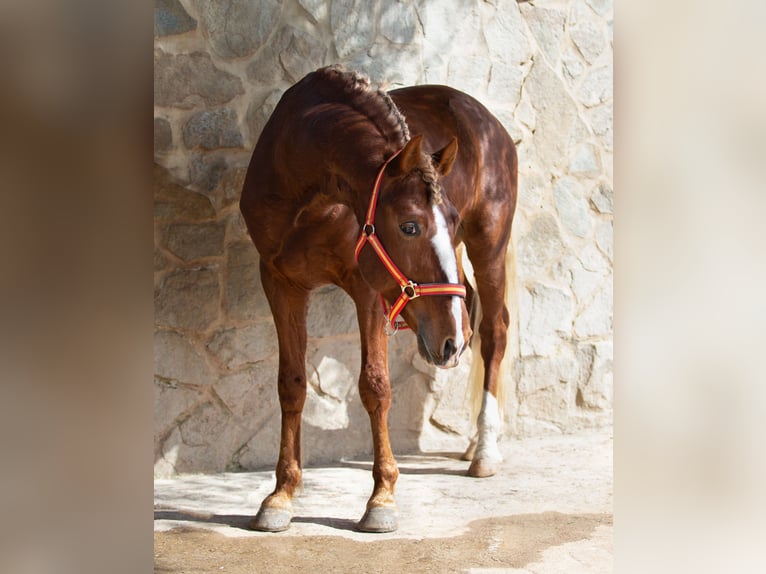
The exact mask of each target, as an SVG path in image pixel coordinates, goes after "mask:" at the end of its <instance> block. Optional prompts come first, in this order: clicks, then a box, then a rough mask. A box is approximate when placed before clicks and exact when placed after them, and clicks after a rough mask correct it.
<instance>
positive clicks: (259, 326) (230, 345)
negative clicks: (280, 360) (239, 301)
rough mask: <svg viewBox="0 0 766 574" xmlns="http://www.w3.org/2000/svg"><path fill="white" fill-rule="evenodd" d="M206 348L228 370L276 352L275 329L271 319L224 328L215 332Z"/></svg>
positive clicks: (253, 362)
mask: <svg viewBox="0 0 766 574" xmlns="http://www.w3.org/2000/svg"><path fill="white" fill-rule="evenodd" d="M207 348H208V349H209V350H210V351H211V352H212V353H213V354H214V355H215V356H216V358H217V359H218V360H219V361H220V362H221V364H222V365H223V367H224V368H226V369H228V370H229V371H232V370H235V369H238V368H240V367H244V366H247V365H251V364H255V363H259V362H261V361H265V360H266V359H268V358H269V357H271V356H273V355H274V354H275V353H276V352H277V331H276V329H275V328H274V324H273V323H272V322H271V321H261V322H259V323H256V324H255V325H247V326H245V327H234V328H231V329H224V330H221V331H218V332H217V333H215V334H214V335H213V336H212V338H211V339H210V342H209V343H208V345H207Z"/></svg>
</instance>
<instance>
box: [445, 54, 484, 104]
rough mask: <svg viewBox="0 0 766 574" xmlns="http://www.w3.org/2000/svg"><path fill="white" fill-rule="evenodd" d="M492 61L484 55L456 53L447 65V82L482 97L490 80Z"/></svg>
mask: <svg viewBox="0 0 766 574" xmlns="http://www.w3.org/2000/svg"><path fill="white" fill-rule="evenodd" d="M491 69H492V62H491V61H490V60H489V59H488V58H485V57H482V56H461V55H455V56H453V57H451V58H450V60H449V64H448V66H447V84H448V85H450V86H452V87H455V88H457V89H459V90H462V91H464V92H466V93H468V94H471V95H472V96H474V97H476V98H480V97H481V96H482V93H483V92H484V90H485V89H486V86H487V82H488V81H489V72H490V70H491Z"/></svg>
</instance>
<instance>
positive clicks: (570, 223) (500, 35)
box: [154, 0, 613, 476]
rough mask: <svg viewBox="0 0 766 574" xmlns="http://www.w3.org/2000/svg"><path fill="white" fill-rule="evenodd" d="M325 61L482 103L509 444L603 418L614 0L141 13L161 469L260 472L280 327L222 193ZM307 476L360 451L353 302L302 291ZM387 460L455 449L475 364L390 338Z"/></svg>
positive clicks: (344, 2) (196, 1)
mask: <svg viewBox="0 0 766 574" xmlns="http://www.w3.org/2000/svg"><path fill="white" fill-rule="evenodd" d="M332 63H341V64H343V65H345V66H346V67H347V68H351V69H356V70H358V71H361V72H363V73H365V74H367V75H368V76H370V78H371V79H372V81H373V82H375V83H378V84H382V85H383V87H385V88H388V89H394V88H396V87H399V86H405V85H412V84H422V83H441V84H449V85H451V86H453V87H456V88H458V89H461V90H464V91H466V92H468V93H470V94H472V95H474V96H475V97H477V98H478V99H479V100H481V101H482V102H483V103H484V104H485V105H486V106H487V107H488V108H489V109H490V110H491V111H492V112H493V113H494V114H495V115H496V116H497V117H498V118H499V119H500V120H501V121H502V122H503V124H504V125H505V126H506V128H507V129H508V131H509V133H510V134H511V135H512V136H513V138H514V140H515V141H516V143H517V145H518V152H519V159H520V168H519V183H520V188H519V204H518V210H517V215H516V219H515V221H514V231H513V243H514V249H515V253H516V262H517V288H518V289H517V290H518V293H517V296H518V308H517V316H518V322H519V325H518V333H519V336H518V341H519V350H518V356H516V357H514V371H515V376H516V380H515V382H512V383H511V384H510V385H509V387H510V389H509V393H508V398H507V401H506V419H507V423H508V424H507V434H508V435H527V434H540V433H547V432H572V431H576V430H578V429H581V428H585V427H592V426H603V425H609V424H611V417H612V253H613V250H612V202H613V198H612V114H613V106H612V74H613V72H612V2H611V0H558V1H557V0H549V1H537V2H516V1H515V0H490V1H481V0H454V1H451V2H431V1H428V0H413V1H406V0H404V1H399V2H397V1H391V0H371V1H362V0H282V1H280V0H259V1H250V0H228V1H227V0H221V1H219V2H206V1H203V0H181V1H179V0H155V54H154V69H155V71H154V82H155V117H154V144H155V257H154V260H155V309H156V311H155V314H156V321H155V322H156V332H155V364H156V368H155V380H154V387H155V397H156V398H155V472H156V474H157V475H158V476H164V475H169V474H173V473H177V472H200V471H201V472H207V471H222V470H237V469H254V468H261V467H268V466H271V465H273V464H274V462H275V461H276V455H277V445H278V438H279V408H278V400H277V393H276V368H277V355H276V351H277V349H276V335H275V331H274V326H273V321H272V318H271V315H270V312H269V309H268V304H267V302H266V300H265V298H264V296H263V293H262V291H261V287H260V282H259V277H258V265H257V263H258V254H257V252H256V250H255V248H254V247H253V245H252V244H251V242H250V240H249V238H248V236H247V232H246V230H245V228H244V225H243V222H242V220H241V218H240V216H239V212H238V206H237V200H238V197H239V191H240V188H241V185H242V181H243V178H244V173H245V169H246V166H247V162H248V160H249V155H250V153H251V150H252V149H253V147H254V145H255V142H256V141H257V138H258V135H259V133H260V130H261V129H262V126H263V125H264V123H265V122H266V120H267V118H268V117H269V115H270V113H271V111H272V110H273V109H274V106H275V105H276V103H277V102H278V100H279V97H280V96H281V94H282V93H283V91H284V90H285V89H286V88H287V87H289V86H290V85H291V84H293V83H294V82H296V81H297V80H299V79H300V78H301V77H303V75H305V74H306V73H307V72H309V71H311V70H313V69H315V68H318V67H320V66H323V65H328V64H332ZM309 319H310V320H309V345H308V353H307V372H308V374H309V393H308V399H307V403H306V410H305V415H304V438H303V452H304V455H303V458H304V463H305V464H312V463H317V462H328V461H333V460H338V459H339V458H341V457H344V456H353V455H357V454H361V453H369V452H371V441H370V438H369V423H368V420H367V415H366V413H365V412H364V409H363V408H362V406H361V404H360V401H359V397H358V391H357V388H356V380H357V370H358V368H359V342H358V334H357V329H356V320H355V316H354V309H353V304H352V302H351V300H350V299H349V298H348V297H347V296H346V295H345V294H344V293H343V292H342V291H340V290H339V289H337V288H335V287H326V288H323V289H320V290H318V291H316V292H315V293H314V295H313V297H312V300H311V308H310V318H309ZM389 344H390V357H391V361H390V364H391V375H392V386H393V396H394V403H393V407H392V411H391V414H390V418H389V423H390V426H391V438H392V443H393V446H394V450H395V452H399V453H402V452H411V451H417V450H421V449H424V450H429V449H440V450H441V449H450V450H460V449H462V448H464V447H465V446H466V444H467V442H468V438H467V437H468V436H469V435H470V433H471V432H472V422H471V420H470V408H469V407H468V404H467V401H466V390H467V389H466V382H465V381H466V377H467V372H468V366H469V363H470V355H468V356H466V357H464V359H463V361H462V364H461V366H460V367H458V368H457V369H454V370H451V371H440V370H436V369H434V368H432V367H430V366H428V365H427V364H425V363H424V362H423V361H422V360H420V358H419V356H418V354H417V352H416V347H415V343H414V338H413V336H412V334H410V333H406V332H404V333H399V334H397V335H396V336H395V337H392V338H391V339H390V343H389Z"/></svg>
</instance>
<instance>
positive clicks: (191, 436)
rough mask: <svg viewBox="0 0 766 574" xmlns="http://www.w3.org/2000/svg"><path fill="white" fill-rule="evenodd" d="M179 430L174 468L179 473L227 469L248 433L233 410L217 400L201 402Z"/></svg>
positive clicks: (179, 426) (222, 470)
mask: <svg viewBox="0 0 766 574" xmlns="http://www.w3.org/2000/svg"><path fill="white" fill-rule="evenodd" d="M178 429H179V431H180V439H181V441H180V444H177V445H175V448H176V461H175V468H176V470H177V472H179V473H185V472H224V471H226V470H228V467H229V462H230V460H231V458H232V456H233V454H234V453H235V452H236V450H237V449H238V448H239V446H240V443H241V441H244V440H246V435H247V431H246V430H245V429H243V428H242V427H241V426H239V425H238V424H237V423H236V422H235V419H234V418H232V417H231V413H229V412H228V411H227V410H224V409H223V408H222V407H221V406H220V405H219V404H217V403H215V402H204V403H202V404H200V405H199V406H198V407H197V408H196V409H195V410H194V412H193V413H192V414H191V415H190V416H189V417H188V418H187V419H186V420H184V421H183V422H182V423H181V424H179V425H178Z"/></svg>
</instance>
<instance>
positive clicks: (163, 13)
mask: <svg viewBox="0 0 766 574" xmlns="http://www.w3.org/2000/svg"><path fill="white" fill-rule="evenodd" d="M196 28H197V21H196V20H195V19H194V18H192V17H191V16H189V13H188V12H187V11H186V10H184V7H183V6H182V5H181V3H180V2H179V1H178V0H154V35H155V36H170V35H172V34H183V33H184V32H189V31H190V30H195V29H196Z"/></svg>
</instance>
